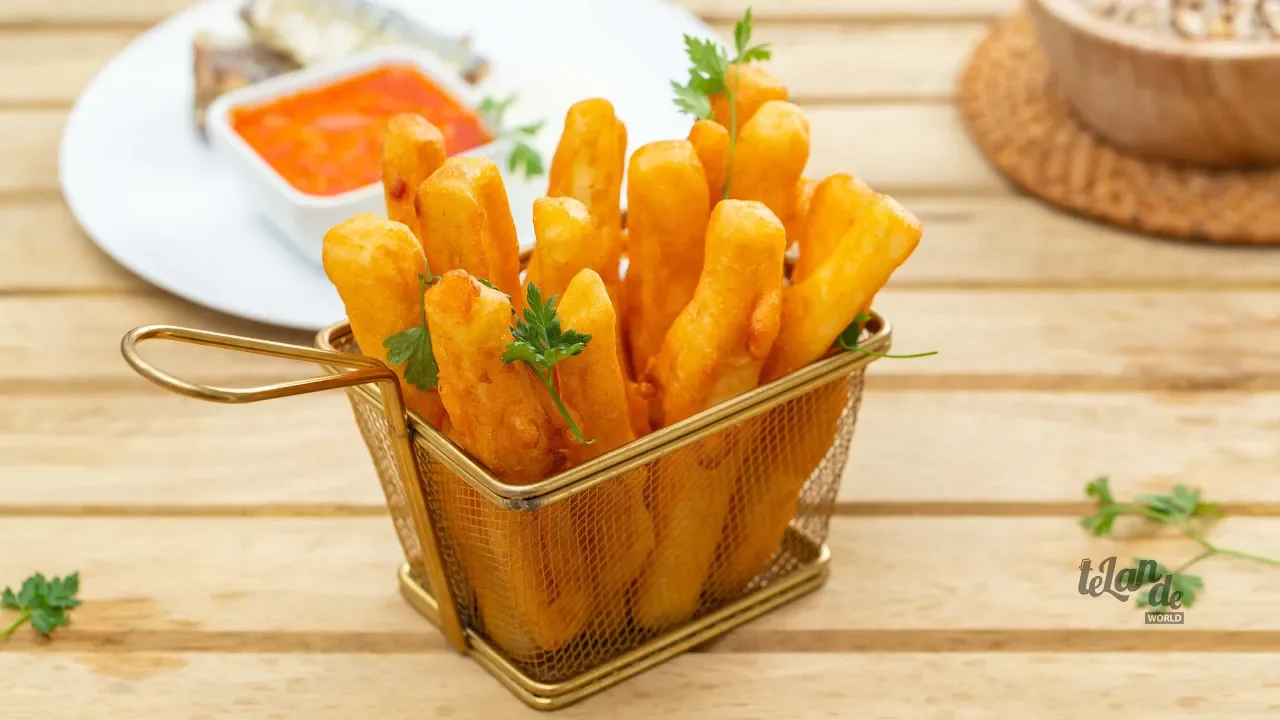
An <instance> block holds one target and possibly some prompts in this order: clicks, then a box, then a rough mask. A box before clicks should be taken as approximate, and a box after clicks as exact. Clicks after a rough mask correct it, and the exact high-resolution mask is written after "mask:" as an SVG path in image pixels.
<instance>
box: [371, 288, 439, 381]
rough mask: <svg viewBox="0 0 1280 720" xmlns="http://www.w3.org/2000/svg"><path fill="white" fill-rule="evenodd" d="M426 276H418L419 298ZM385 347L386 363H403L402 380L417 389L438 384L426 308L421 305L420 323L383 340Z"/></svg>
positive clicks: (424, 291)
mask: <svg viewBox="0 0 1280 720" xmlns="http://www.w3.org/2000/svg"><path fill="white" fill-rule="evenodd" d="M430 274H431V270H430V268H428V269H427V275H422V274H419V275H418V287H419V293H418V295H419V297H421V296H422V295H423V294H424V293H426V291H427V285H428V284H429V283H428V281H427V276H429V275H430ZM382 346H383V347H384V348H386V349H387V363H388V364H389V365H391V366H392V367H395V366H397V365H399V364H401V363H405V366H404V379H405V382H408V383H410V384H411V385H413V386H414V387H416V388H418V389H419V390H423V391H426V390H431V389H432V388H434V387H436V386H438V385H439V384H440V366H439V365H437V364H436V356H435V352H434V351H433V350H432V347H431V331H430V330H429V329H427V308H426V306H425V305H424V306H423V307H422V321H421V323H420V324H419V325H417V326H415V327H411V328H409V329H407V330H404V331H401V332H398V333H396V334H395V335H392V336H391V337H389V338H387V339H386V340H383V341H382Z"/></svg>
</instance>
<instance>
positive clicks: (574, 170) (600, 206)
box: [547, 98, 627, 305]
mask: <svg viewBox="0 0 1280 720" xmlns="http://www.w3.org/2000/svg"><path fill="white" fill-rule="evenodd" d="M626 153H627V128H626V126H625V125H623V124H622V121H621V120H619V119H618V118H617V116H616V115H614V112H613V104H612V103H610V102H609V101H608V100H605V99H603V98H591V99H587V100H582V101H580V102H577V103H575V104H573V105H572V106H571V107H570V108H569V111H568V113H567V114H566V115H565V121H564V132H563V134H561V136H560V143H559V144H558V145H557V146H556V152H555V154H554V155H553V156H552V158H551V169H550V172H549V175H550V178H549V182H548V185H547V195H548V196H549V197H571V198H575V199H577V200H578V201H580V202H581V203H582V204H583V205H586V206H587V211H588V212H589V213H590V214H591V220H592V223H593V224H594V226H595V235H596V247H597V248H598V251H599V253H600V254H599V258H600V263H601V264H600V266H599V268H598V269H597V272H600V277H601V278H602V279H603V280H604V283H605V286H606V287H608V288H609V296H610V297H611V298H612V299H613V300H614V303H615V305H616V304H617V302H618V299H619V298H620V294H619V293H618V289H617V285H618V263H619V260H620V258H621V256H622V211H621V198H622V174H623V172H624V170H625V169H626Z"/></svg>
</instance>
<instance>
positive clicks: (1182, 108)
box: [1028, 0, 1280, 167]
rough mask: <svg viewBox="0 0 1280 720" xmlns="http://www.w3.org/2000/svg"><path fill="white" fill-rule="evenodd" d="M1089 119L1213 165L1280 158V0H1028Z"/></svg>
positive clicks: (1151, 150) (1074, 100)
mask: <svg viewBox="0 0 1280 720" xmlns="http://www.w3.org/2000/svg"><path fill="white" fill-rule="evenodd" d="M1028 7H1029V10H1030V15H1031V18H1032V21H1033V23H1034V25H1035V29H1036V35H1037V36H1038V38H1039V41H1040V45H1041V47H1042V48H1043V51H1044V54H1045V58H1046V60H1047V62H1048V64H1049V69H1050V74H1051V76H1052V79H1053V82H1054V83H1056V84H1057V85H1058V87H1059V88H1060V89H1061V91H1062V93H1063V95H1064V96H1065V97H1066V99H1067V101H1068V102H1069V103H1070V104H1071V107H1072V109H1073V110H1074V111H1075V112H1076V114H1077V115H1078V116H1079V117H1080V119H1081V120H1082V121H1083V122H1084V123H1085V124H1086V125H1088V126H1089V127H1090V128H1091V129H1092V130H1093V131H1094V132H1096V133H1097V134H1098V135H1099V136H1101V137H1102V138H1103V139H1104V140H1106V141H1107V142H1108V143H1110V144H1113V145H1115V146H1117V147H1119V148H1122V149H1124V150H1127V151H1129V152H1132V153H1135V154H1138V155H1144V156H1147V157H1150V158H1153V159H1159V160H1168V161H1173V162H1181V163H1188V164H1192V165H1198V166H1205V167H1230V166H1242V165H1270V164H1275V163H1280V0H1028Z"/></svg>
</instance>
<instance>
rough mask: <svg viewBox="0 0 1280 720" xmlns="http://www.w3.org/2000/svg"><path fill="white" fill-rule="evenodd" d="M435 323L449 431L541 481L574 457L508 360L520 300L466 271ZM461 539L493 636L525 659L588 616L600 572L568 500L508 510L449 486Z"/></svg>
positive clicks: (430, 302)
mask: <svg viewBox="0 0 1280 720" xmlns="http://www.w3.org/2000/svg"><path fill="white" fill-rule="evenodd" d="M426 303H427V322H428V325H429V327H430V329H431V336H432V340H433V343H434V346H435V354H436V361H437V363H438V364H439V366H440V389H441V396H442V399H443V400H444V403H445V406H446V407H452V408H453V409H454V410H453V413H452V415H451V416H452V417H454V418H455V422H454V425H453V429H452V431H451V433H450V437H451V438H452V439H453V440H454V441H455V442H457V443H458V445H459V446H461V447H462V448H463V449H464V450H466V451H467V452H468V453H470V454H471V455H472V456H473V457H475V458H476V459H477V460H479V461H480V462H481V463H483V464H484V465H485V466H487V467H488V468H489V469H490V470H491V471H493V473H494V474H495V475H497V476H498V477H500V478H502V479H504V480H507V481H509V482H515V483H528V482H533V481H536V480H539V479H542V478H543V477H545V476H547V475H549V474H552V473H554V472H557V471H559V470H560V469H561V468H562V467H563V465H564V450H563V448H564V446H565V445H566V440H565V438H564V437H563V435H562V432H561V430H560V429H559V428H558V427H557V425H556V423H555V422H554V420H553V418H552V417H551V416H550V414H549V413H548V411H547V407H546V404H545V402H544V398H543V397H542V396H543V395H545V394H546V391H545V390H544V389H543V388H542V387H541V386H540V385H538V384H537V381H536V380H535V379H534V378H533V377H532V376H531V375H530V374H529V371H528V370H527V369H526V368H525V367H524V366H523V365H521V364H519V363H514V364H507V363H504V362H502V360H501V355H502V352H503V350H504V349H505V347H506V345H507V343H509V342H510V341H511V332H510V327H511V318H512V315H511V303H510V301H509V299H508V298H507V297H506V296H505V295H504V294H503V293H502V292H499V291H497V290H493V289H491V288H488V287H485V286H484V285H482V284H480V283H479V282H476V280H475V279H474V278H472V277H471V276H470V275H468V274H467V273H466V272H465V271H463V270H452V271H450V272H447V273H445V274H444V276H443V277H442V278H441V279H440V280H439V281H438V282H437V283H436V284H435V285H434V286H433V287H431V289H429V290H428V291H427V295H426ZM441 493H442V495H452V501H449V498H446V501H445V502H444V503H443V505H444V508H445V512H446V514H447V518H448V520H447V522H448V524H449V525H450V528H451V534H452V536H453V540H454V544H455V547H456V549H457V552H458V554H459V556H460V559H461V561H462V564H463V566H464V570H465V571H466V572H467V575H468V578H469V580H470V584H471V585H472V587H473V589H474V590H475V594H476V600H477V602H478V604H479V606H480V612H481V616H482V618H483V620H484V626H485V627H484V629H485V632H486V634H488V635H489V636H490V637H491V638H493V639H494V640H495V642H497V643H498V644H499V645H500V646H502V647H503V648H504V649H506V650H507V651H508V652H511V653H512V654H514V655H516V656H528V655H529V654H532V653H535V652H537V651H539V650H544V651H545V650H554V649H557V648H559V647H563V646H564V645H565V644H567V643H569V642H570V641H572V640H573V638H574V637H576V636H577V634H578V633H580V632H581V631H582V629H583V627H584V626H585V624H586V622H587V620H588V619H589V617H590V611H591V602H592V600H591V591H592V580H591V577H590V575H589V573H588V567H587V565H586V562H585V560H584V559H583V557H582V554H581V553H582V549H581V547H580V545H579V543H578V539H577V533H576V532H575V528H574V522H573V517H572V514H571V510H570V508H569V505H567V504H556V505H551V506H548V507H544V508H541V509H539V510H537V511H533V512H529V511H519V510H506V509H502V508H499V507H498V506H496V505H495V504H494V503H493V502H492V501H490V500H488V499H486V498H483V497H481V496H479V495H478V493H476V491H475V490H474V489H472V488H470V487H469V486H467V485H466V484H465V483H463V482H462V481H461V480H458V481H457V482H452V483H451V482H448V481H447V480H446V481H444V482H442V486H441Z"/></svg>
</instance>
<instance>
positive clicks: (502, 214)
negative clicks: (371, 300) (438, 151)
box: [415, 157, 524, 311]
mask: <svg viewBox="0 0 1280 720" xmlns="http://www.w3.org/2000/svg"><path fill="white" fill-rule="evenodd" d="M415 209H416V210H417V214H418V221H419V223H420V224H421V228H422V245H423V250H425V251H426V254H427V262H428V264H429V265H430V266H431V272H432V273H434V274H436V275H442V274H444V273H446V272H448V271H450V270H466V271H467V272H468V273H469V274H471V275H472V276H473V277H478V278H483V279H485V280H488V281H489V282H491V283H493V284H494V285H496V286H497V287H498V288H499V289H500V290H502V292H504V293H507V294H508V295H510V296H511V298H512V301H513V302H515V303H516V310H517V311H518V310H520V308H521V306H522V305H523V303H524V293H523V292H521V285H520V243H519V241H518V240H517V239H516V225H515V221H514V220H512V219H511V204H510V203H509V202H508V200H507V188H506V186H505V185H504V184H503V182H502V174H501V173H500V172H499V171H498V166H497V165H495V164H494V163H493V161H492V160H488V159H486V158H478V157H451V158H449V159H448V160H446V161H445V162H444V164H443V165H441V166H440V169H439V170H437V171H436V172H435V173H434V174H432V175H431V177H429V178H428V179H427V181H426V182H424V183H423V184H422V186H421V187H420V188H418V194H417V198H416V200H415Z"/></svg>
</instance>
